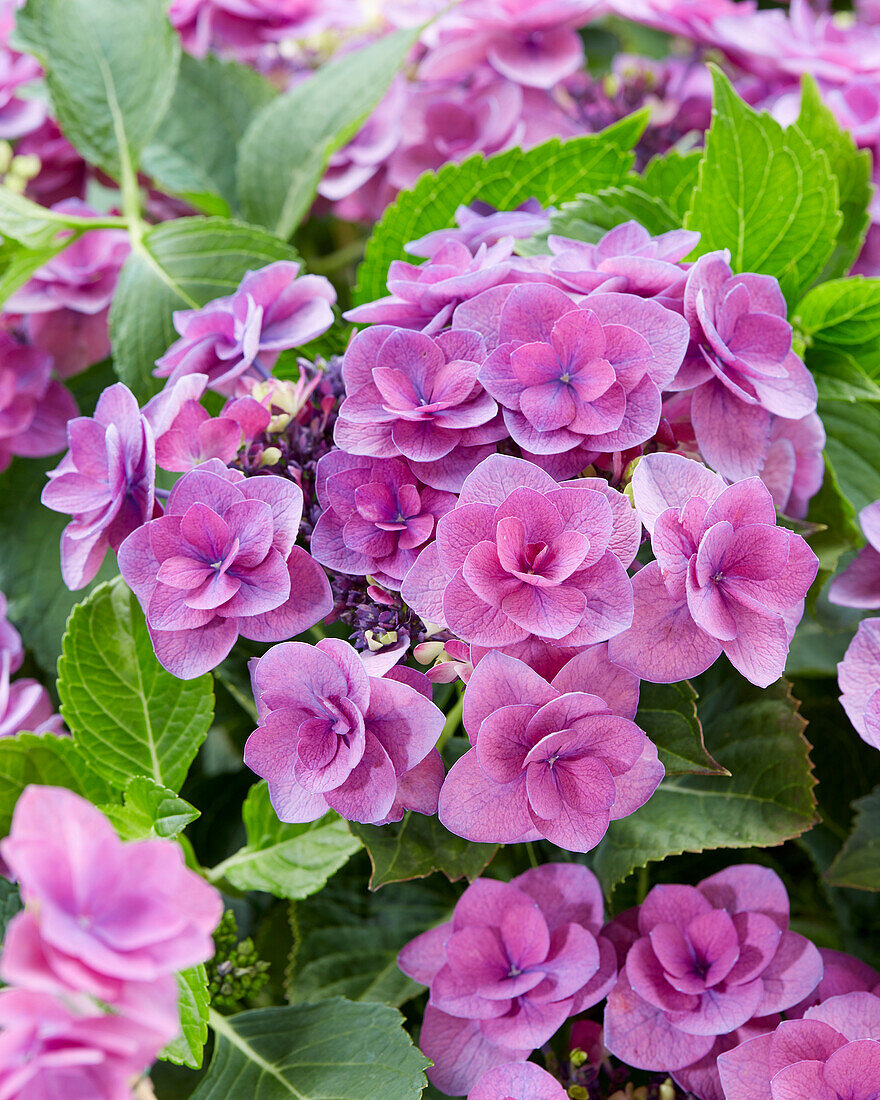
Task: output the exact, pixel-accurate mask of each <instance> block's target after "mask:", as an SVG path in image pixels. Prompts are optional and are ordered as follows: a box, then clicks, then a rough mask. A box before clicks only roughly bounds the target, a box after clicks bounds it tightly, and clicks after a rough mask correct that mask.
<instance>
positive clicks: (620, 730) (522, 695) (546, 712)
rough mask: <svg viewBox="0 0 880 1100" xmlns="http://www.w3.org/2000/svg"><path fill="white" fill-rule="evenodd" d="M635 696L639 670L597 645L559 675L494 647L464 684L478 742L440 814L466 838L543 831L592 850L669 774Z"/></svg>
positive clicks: (453, 776)
mask: <svg viewBox="0 0 880 1100" xmlns="http://www.w3.org/2000/svg"><path fill="white" fill-rule="evenodd" d="M586 685H589V686H590V687H591V688H593V689H594V690H593V691H592V692H586V691H584V690H583V688H584V686H586ZM600 692H601V693H602V694H601V695H600V694H599V693H600ZM637 703H638V681H637V680H636V678H635V677H634V676H627V674H626V673H625V672H624V671H623V670H622V669H616V668H615V667H614V666H613V665H612V664H611V663H610V662H609V661H608V659H607V657H604V655H603V654H602V653H601V652H600V651H598V650H597V649H592V650H591V649H588V650H585V651H584V652H583V653H581V654H580V655H578V656H577V657H574V658H573V659H572V660H571V661H569V662H568V664H566V665H565V666H564V668H563V669H562V671H561V672H560V673H559V674H558V675H557V676H556V677H555V678H554V679H553V681H552V683H548V682H547V681H546V680H545V679H543V677H541V676H539V675H538V673H537V672H534V671H533V670H532V669H531V668H529V666H528V665H526V664H523V662H522V661H518V660H516V659H515V658H514V657H508V656H506V655H505V654H502V653H490V654H488V655H487V656H486V657H484V658H483V660H482V661H480V663H479V664H478V665H477V667H476V668H475V669H474V672H473V675H472V676H471V677H470V679H469V681H468V685H467V688H466V690H465V696H464V725H465V729H466V730H467V733H468V736H469V737H470V739H471V743H472V745H473V748H471V749H470V750H469V751H468V752H466V753H465V754H464V756H462V757H461V759H459V760H458V761H457V762H456V763H455V764H454V765H453V767H452V770H451V771H450V772H449V775H448V776H447V777H446V782H445V783H444V785H443V790H442V791H441V793H440V808H439V815H440V820H441V821H442V822H443V824H444V825H445V826H446V827H447V828H448V829H450V830H451V831H452V832H454V833H457V834H458V835H459V836H463V837H466V838H467V839H468V840H475V841H488V842H491V843H498V844H510V843H513V842H516V841H529V840H539V839H541V838H542V837H543V838H545V839H547V840H549V841H551V843H553V844H556V845H558V846H559V847H560V848H567V849H568V850H569V851H574V852H589V851H591V850H592V849H593V848H595V847H596V845H597V844H598V843H599V841H600V840H601V839H602V837H603V836H604V835H605V833H606V831H607V829H608V824H609V822H610V821H613V820H617V819H618V818H621V817H626V816H627V815H628V814H631V813H633V812H634V811H635V810H637V809H638V808H639V806H642V805H644V803H645V802H647V801H648V799H649V798H650V797H651V795H652V794H653V793H654V791H655V790H656V788H657V785H658V784H659V783H660V780H661V779H662V778H663V765H662V764H660V762H659V761H658V759H657V749H656V748H655V746H654V745H653V744H652V743H651V741H649V740H648V737H647V735H646V734H645V732H644V731H643V730H641V729H640V728H639V727H638V726H637V725H636V724H635V723H634V722H633V721H632V718H633V717H634V715H635V710H636V706H637Z"/></svg>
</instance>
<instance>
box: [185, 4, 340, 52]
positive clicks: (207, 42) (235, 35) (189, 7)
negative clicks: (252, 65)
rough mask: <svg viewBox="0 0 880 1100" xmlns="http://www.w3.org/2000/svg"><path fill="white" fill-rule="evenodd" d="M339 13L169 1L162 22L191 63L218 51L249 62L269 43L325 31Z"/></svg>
mask: <svg viewBox="0 0 880 1100" xmlns="http://www.w3.org/2000/svg"><path fill="white" fill-rule="evenodd" d="M343 11H344V9H343V8H342V6H341V5H340V4H339V3H333V2H331V3H327V2H326V0H172V3H171V6H170V8H169V9H168V18H169V19H170V20H171V23H172V25H173V26H174V27H175V29H176V30H177V32H178V34H179V35H180V37H181V41H182V42H183V45H184V48H185V49H186V50H187V51H188V52H189V53H191V54H194V55H195V56H196V57H204V56H205V54H206V53H207V52H208V51H209V50H210V49H218V50H220V51H221V52H226V53H230V54H233V55H234V56H236V57H241V58H252V57H254V56H255V55H256V54H258V53H259V51H260V49H261V48H262V47H264V46H266V45H267V44H269V43H272V42H279V41H281V40H282V39H285V38H291V37H298V38H305V37H308V36H309V35H312V34H316V33H318V32H320V31H322V30H325V29H326V28H327V27H328V26H332V20H331V19H330V18H329V16H330V15H334V16H335V17H336V18H339V17H340V16H341V15H342V13H343Z"/></svg>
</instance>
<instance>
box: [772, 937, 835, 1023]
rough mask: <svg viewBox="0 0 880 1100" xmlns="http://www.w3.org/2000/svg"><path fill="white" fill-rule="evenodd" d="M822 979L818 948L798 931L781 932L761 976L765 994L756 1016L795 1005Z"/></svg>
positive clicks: (820, 958)
mask: <svg viewBox="0 0 880 1100" xmlns="http://www.w3.org/2000/svg"><path fill="white" fill-rule="evenodd" d="M821 978H822V956H821V955H820V954H819V951H818V949H817V948H816V947H815V946H814V945H813V944H812V943H810V941H809V940H808V939H806V938H805V937H804V936H800V935H798V933H797V932H789V931H785V932H783V933H782V938H781V939H780V941H779V948H778V949H777V951H776V954H775V955H774V956H773V959H772V961H771V962H770V964H769V966H768V967H767V969H766V970H765V971H764V972H763V974H762V975H761V979H762V981H763V984H764V996H763V999H762V1001H761V1004H760V1011H759V1012H758V1013H757V1015H759V1016H766V1015H768V1014H769V1013H771V1012H782V1011H783V1010H784V1009H786V1008H789V1007H791V1005H793V1004H797V1002H798V1001H800V1000H802V999H803V998H804V997H806V996H807V994H808V993H809V992H810V991H811V990H813V989H815V987H816V986H817V985H818V984H819V981H820V980H821Z"/></svg>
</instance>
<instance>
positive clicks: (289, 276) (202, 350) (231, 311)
mask: <svg viewBox="0 0 880 1100" xmlns="http://www.w3.org/2000/svg"><path fill="white" fill-rule="evenodd" d="M299 269H300V265H299V264H298V263H292V262H291V261H290V260H278V261H277V262H276V263H273V264H269V265H268V266H267V267H262V268H259V269H258V270H256V271H249V272H247V274H246V275H245V276H244V278H243V279H242V281H241V283H240V284H239V287H238V289H237V290H236V291H235V293H234V294H231V295H228V296H227V297H224V298H215V299H214V300H213V301H211V302H209V303H208V304H207V305H206V306H204V307H203V308H202V309H186V310H178V311H177V312H176V313H175V314H174V327H175V328H176V329H177V331H178V332H179V333H180V339H179V340H175V342H174V343H173V344H172V345H171V347H170V348H169V349H168V350H167V351H166V352H165V354H164V355H163V356H162V357H161V359H158V360H157V361H156V369H155V371H154V372H153V373H154V374H155V375H156V376H157V377H159V378H169V377H170V378H171V379H172V380H173V381H177V379H179V378H181V377H183V376H184V375H187V374H205V375H207V376H208V385H209V386H211V387H212V388H214V389H219V390H220V391H221V392H227V391H228V390H229V388H230V386H231V384H232V383H233V382H235V380H236V379H237V378H239V377H240V376H241V375H242V374H244V373H245V372H246V371H248V370H250V369H251V368H252V367H253V366H254V364H255V363H256V362H257V358H258V356H259V357H260V360H259V362H260V365H261V366H262V367H263V368H264V369H266V368H268V367H270V366H271V365H272V364H273V363H274V362H275V360H276V359H277V358H278V354H279V353H280V352H281V351H283V350H285V349H287V348H294V347H297V346H298V345H300V344H306V343H308V341H309V340H314V339H315V337H316V336H320V335H321V333H323V332H326V331H327V329H328V328H329V327H330V326H331V325H332V324H333V310H332V308H331V307H332V305H333V303H334V302H335V301H336V291H335V290H334V289H333V287H332V285H331V284H330V282H329V281H328V280H327V279H325V278H324V277H323V276H322V275H300V274H299Z"/></svg>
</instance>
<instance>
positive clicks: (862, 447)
mask: <svg viewBox="0 0 880 1100" xmlns="http://www.w3.org/2000/svg"><path fill="white" fill-rule="evenodd" d="M819 416H820V417H821V418H822V423H823V424H824V425H825V433H826V435H827V442H826V445H825V454H826V457H827V459H828V461H829V462H830V464H831V466H832V468H833V470H834V474H835V476H836V478H837V483H838V485H839V486H840V491H841V492H842V493H843V495H844V497H845V498H846V499H847V500H848V501H849V502H850V504H851V505H852V506H853V508H854V509H855V510H856V512H860V511H861V510H862V508H864V507H865V505H867V504H870V503H871V502H872V501H875V500H877V499H878V497H880V406H878V405H877V404H876V403H871V402H867V401H861V402H854V401H830V400H827V399H825V400H820V402H819Z"/></svg>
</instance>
